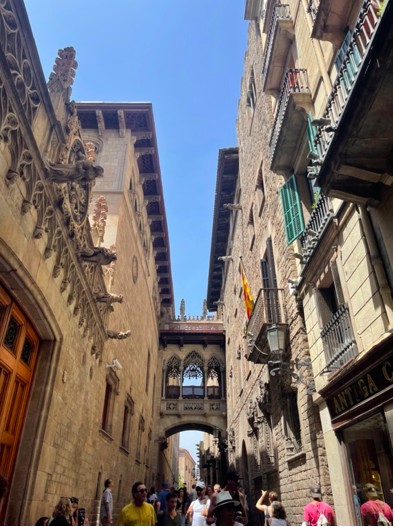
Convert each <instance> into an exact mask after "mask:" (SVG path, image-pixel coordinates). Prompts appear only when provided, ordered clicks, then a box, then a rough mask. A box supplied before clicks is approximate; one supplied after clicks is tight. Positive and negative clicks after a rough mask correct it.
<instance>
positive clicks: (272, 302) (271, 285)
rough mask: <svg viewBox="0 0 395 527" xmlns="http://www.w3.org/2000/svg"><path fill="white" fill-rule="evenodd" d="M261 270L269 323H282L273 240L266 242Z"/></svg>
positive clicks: (269, 239)
mask: <svg viewBox="0 0 395 527" xmlns="http://www.w3.org/2000/svg"><path fill="white" fill-rule="evenodd" d="M261 270H262V285H263V295H264V297H263V298H264V303H265V309H266V316H267V322H269V323H275V322H281V309H280V302H279V294H278V287H277V277H276V267H275V264H274V253H273V244H272V239H271V238H268V239H267V241H266V252H265V256H264V258H263V259H262V260H261Z"/></svg>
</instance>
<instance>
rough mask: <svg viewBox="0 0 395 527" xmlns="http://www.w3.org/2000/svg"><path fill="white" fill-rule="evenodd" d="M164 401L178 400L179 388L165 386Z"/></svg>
mask: <svg viewBox="0 0 395 527" xmlns="http://www.w3.org/2000/svg"><path fill="white" fill-rule="evenodd" d="M165 395H166V399H179V398H180V386H166V393H165Z"/></svg>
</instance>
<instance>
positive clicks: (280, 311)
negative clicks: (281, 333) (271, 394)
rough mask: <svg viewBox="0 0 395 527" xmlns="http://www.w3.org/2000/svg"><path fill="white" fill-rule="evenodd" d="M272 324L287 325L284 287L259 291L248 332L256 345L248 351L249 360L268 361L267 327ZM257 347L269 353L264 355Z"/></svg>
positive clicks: (261, 362) (262, 362)
mask: <svg viewBox="0 0 395 527" xmlns="http://www.w3.org/2000/svg"><path fill="white" fill-rule="evenodd" d="M272 324H278V325H279V326H286V325H287V324H286V316H285V306H284V290H283V289H261V290H260V291H259V293H258V296H257V299H256V302H255V304H254V309H253V310H252V313H251V318H250V320H249V321H248V326H247V332H248V334H252V335H253V339H254V341H255V344H256V346H253V347H252V348H251V349H249V351H248V352H247V355H246V358H247V360H249V361H252V362H255V363H256V364H264V363H266V362H267V359H268V358H269V354H270V349H269V344H268V340H267V335H266V329H267V327H268V326H271V325H272ZM257 348H259V349H260V350H261V351H263V352H265V353H267V354H268V355H267V356H264V355H262V354H261V353H260V352H259V351H258V349H257Z"/></svg>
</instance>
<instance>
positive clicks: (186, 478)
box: [178, 448, 196, 490]
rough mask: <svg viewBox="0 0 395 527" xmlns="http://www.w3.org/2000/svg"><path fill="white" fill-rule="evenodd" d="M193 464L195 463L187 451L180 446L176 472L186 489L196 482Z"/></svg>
mask: <svg viewBox="0 0 395 527" xmlns="http://www.w3.org/2000/svg"><path fill="white" fill-rule="evenodd" d="M195 465H196V463H195V461H194V459H193V457H192V456H191V454H190V453H189V451H188V450H186V449H185V448H180V450H179V454H178V467H179V468H178V473H179V477H180V480H181V481H182V482H183V484H184V485H185V487H186V488H187V489H188V490H189V489H191V488H192V485H193V484H194V483H196V478H195Z"/></svg>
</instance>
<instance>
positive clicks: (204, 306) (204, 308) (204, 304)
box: [202, 299, 207, 320]
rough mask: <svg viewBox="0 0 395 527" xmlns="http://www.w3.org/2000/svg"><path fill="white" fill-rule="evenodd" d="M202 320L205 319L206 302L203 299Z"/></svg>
mask: <svg viewBox="0 0 395 527" xmlns="http://www.w3.org/2000/svg"><path fill="white" fill-rule="evenodd" d="M202 315H203V320H206V319H207V300H206V299H204V300H203V313H202Z"/></svg>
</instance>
